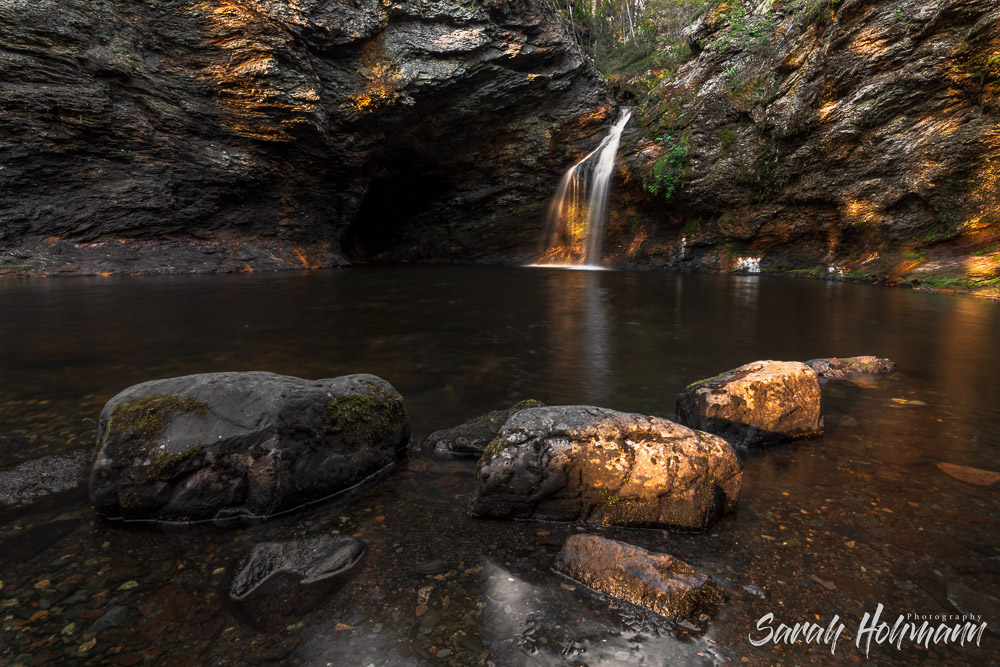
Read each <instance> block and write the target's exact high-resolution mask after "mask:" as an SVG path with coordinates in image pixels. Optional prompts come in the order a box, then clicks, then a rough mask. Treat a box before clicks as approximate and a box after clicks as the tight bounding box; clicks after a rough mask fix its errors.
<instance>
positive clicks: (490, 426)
mask: <svg viewBox="0 0 1000 667" xmlns="http://www.w3.org/2000/svg"><path fill="white" fill-rule="evenodd" d="M544 405H545V404H544V403H542V402H540V401H536V400H534V399H530V398H529V399H528V400H526V401H521V402H520V403H516V404H515V405H513V406H511V407H510V408H508V409H506V410H494V411H493V412H488V413H486V414H485V415H481V416H479V417H475V418H473V419H470V420H469V421H467V422H465V423H464V424H462V425H460V426H456V427H454V428H449V429H442V430H440V431H434V432H433V433H431V434H430V436H428V438H427V440H425V441H424V443H423V445H422V446H421V448H422V449H432V450H434V451H436V452H448V453H451V454H474V455H476V456H481V455H482V453H483V450H485V449H486V446H487V445H488V444H490V442H491V441H492V440H493V439H494V438H496V437H497V433H499V432H500V427H501V426H503V425H504V423H505V422H506V421H507V420H508V419H510V418H511V417H512V416H513V415H514V414H516V413H518V412H520V411H521V410H524V409H525V408H540V407H544Z"/></svg>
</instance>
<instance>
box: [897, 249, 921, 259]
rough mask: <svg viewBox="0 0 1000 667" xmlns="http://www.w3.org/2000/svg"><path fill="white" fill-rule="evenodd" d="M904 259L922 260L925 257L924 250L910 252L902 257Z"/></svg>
mask: <svg viewBox="0 0 1000 667" xmlns="http://www.w3.org/2000/svg"><path fill="white" fill-rule="evenodd" d="M903 256H904V257H905V258H906V259H924V258H925V257H927V251H926V250H911V251H910V252H908V253H906V254H905V255H903Z"/></svg>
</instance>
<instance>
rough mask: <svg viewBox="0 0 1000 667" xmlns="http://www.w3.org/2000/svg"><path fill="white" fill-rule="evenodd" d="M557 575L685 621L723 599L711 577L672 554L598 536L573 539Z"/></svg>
mask: <svg viewBox="0 0 1000 667" xmlns="http://www.w3.org/2000/svg"><path fill="white" fill-rule="evenodd" d="M555 569H556V570H557V571H559V572H562V573H563V574H565V575H567V576H569V577H572V578H573V579H576V580H577V581H579V582H581V583H583V584H586V585H587V586H590V587H591V588H593V589H594V590H598V591H601V592H602V593H607V594H608V595H610V596H612V597H616V598H618V599H620V600H625V601H626V602H631V603H632V604H636V605H640V606H642V607H646V608H647V609H651V610H653V611H655V612H656V613H658V614H660V615H661V616H667V617H669V618H688V617H689V616H692V615H694V614H695V613H697V612H699V611H701V610H703V609H705V608H706V607H708V606H710V605H712V604H715V603H717V602H722V601H723V600H724V599H725V593H724V592H723V590H722V589H721V588H720V587H719V586H718V584H716V583H715V582H714V581H713V580H712V578H711V577H709V576H708V575H707V574H705V573H704V572H700V571H698V570H696V569H695V568H693V567H691V566H690V565H688V564H687V563H685V562H683V561H680V560H677V559H676V558H674V557H673V556H671V555H670V554H665V553H657V552H654V551H647V550H646V549H643V548H642V547H637V546H635V545H632V544H627V543H626V542H618V541H617V540H608V539H605V538H603V537H597V536H596V535H583V534H579V535H571V536H570V537H569V538H568V539H567V540H566V543H565V544H564V545H563V548H562V550H561V551H560V552H559V555H558V556H556V562H555Z"/></svg>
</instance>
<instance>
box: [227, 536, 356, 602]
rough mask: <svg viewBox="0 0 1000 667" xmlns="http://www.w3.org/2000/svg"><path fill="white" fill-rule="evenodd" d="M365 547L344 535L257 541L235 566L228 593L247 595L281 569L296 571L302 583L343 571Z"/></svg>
mask: <svg viewBox="0 0 1000 667" xmlns="http://www.w3.org/2000/svg"><path fill="white" fill-rule="evenodd" d="M366 548H367V547H366V546H365V543H364V542H362V541H361V540H359V539H357V538H354V537H349V536H347V535H320V536H317V537H310V538H306V539H302V540H290V541H287V542H263V543H261V544H256V545H254V547H253V548H252V549H251V550H250V552H249V553H248V554H247V555H246V556H244V558H243V560H242V561H240V564H239V565H238V566H237V567H236V572H235V574H234V575H233V580H232V582H231V584H230V586H229V597H231V598H233V599H234V600H242V599H244V598H247V597H249V596H250V595H253V594H254V593H255V592H257V591H259V590H260V589H261V588H262V587H263V586H264V585H265V583H266V582H267V581H268V580H270V579H271V578H272V577H274V576H275V575H278V574H282V573H284V574H290V575H295V576H296V577H298V580H299V581H298V583H299V584H301V585H309V584H314V583H316V582H317V581H322V580H324V579H328V578H330V577H333V576H336V575H338V574H343V573H344V572H346V571H347V570H349V569H350V568H351V567H353V566H354V565H355V564H356V563H357V562H358V561H359V560H361V557H362V556H363V555H364V553H365V550H366Z"/></svg>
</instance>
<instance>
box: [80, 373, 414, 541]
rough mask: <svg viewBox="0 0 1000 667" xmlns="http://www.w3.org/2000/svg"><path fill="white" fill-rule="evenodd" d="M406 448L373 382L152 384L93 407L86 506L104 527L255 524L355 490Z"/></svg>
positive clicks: (244, 379) (393, 398)
mask: <svg viewBox="0 0 1000 667" xmlns="http://www.w3.org/2000/svg"><path fill="white" fill-rule="evenodd" d="M409 438H410V424H409V420H408V418H407V415H406V410H405V408H404V406H403V398H402V396H400V395H399V393H398V392H397V391H396V390H395V389H393V388H392V386H391V385H390V384H389V383H387V382H385V381H384V380H382V379H380V378H378V377H375V376H374V375H347V376H343V377H339V378H332V379H325V380H316V381H310V380H303V379H300V378H294V377H288V376H283V375H275V374H274V373H262V372H251V373H208V374H204V375H188V376H185V377H179V378H170V379H166V380H155V381H153V382H146V383H143V384H139V385H135V386H133V387H130V388H128V389H126V390H125V391H123V392H121V393H120V394H118V395H117V396H115V397H114V398H112V399H111V400H110V401H109V402H108V404H107V405H106V406H105V407H104V410H103V411H102V413H101V420H100V425H99V430H98V441H99V444H100V451H99V452H98V454H97V460H96V461H95V463H94V468H93V471H92V472H91V477H90V497H91V501H92V502H93V504H94V507H95V508H96V509H97V511H98V512H100V513H101V514H104V515H105V516H108V517H110V518H124V519H136V520H152V521H181V522H185V521H196V520H203V519H227V518H234V517H267V516H271V515H274V514H277V513H280V512H283V511H286V510H290V509H294V508H295V507H299V506H301V505H303V504H306V503H309V502H312V501H316V500H320V499H323V498H325V497H328V496H330V495H332V494H335V493H338V492H340V491H344V490H346V489H348V488H350V487H352V486H354V485H356V484H358V483H359V482H361V481H363V480H364V479H366V478H367V477H369V476H371V475H373V474H375V473H377V472H379V471H380V470H382V469H384V468H385V467H386V466H388V465H389V464H391V463H393V462H394V461H395V459H396V457H397V453H398V451H399V450H400V449H401V448H403V447H405V446H406V445H407V444H408V443H409Z"/></svg>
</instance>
